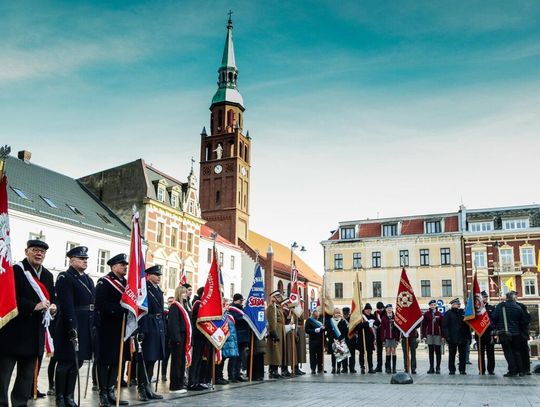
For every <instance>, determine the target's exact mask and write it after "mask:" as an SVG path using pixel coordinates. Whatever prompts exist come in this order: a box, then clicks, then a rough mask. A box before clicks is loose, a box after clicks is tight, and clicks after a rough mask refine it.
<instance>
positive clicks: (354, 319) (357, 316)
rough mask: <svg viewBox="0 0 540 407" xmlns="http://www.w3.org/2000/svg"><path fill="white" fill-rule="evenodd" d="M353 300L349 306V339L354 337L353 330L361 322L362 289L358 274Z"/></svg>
mask: <svg viewBox="0 0 540 407" xmlns="http://www.w3.org/2000/svg"><path fill="white" fill-rule="evenodd" d="M355 278H356V280H355V283H354V292H353V300H352V305H351V318H350V320H349V338H352V337H353V336H354V330H355V329H356V327H357V326H358V324H360V323H361V322H362V319H363V315H362V288H361V286H360V280H359V279H358V272H356V276H355Z"/></svg>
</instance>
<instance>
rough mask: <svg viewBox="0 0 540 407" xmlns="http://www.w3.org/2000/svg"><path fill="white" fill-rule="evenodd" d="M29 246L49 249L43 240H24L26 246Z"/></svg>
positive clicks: (28, 247)
mask: <svg viewBox="0 0 540 407" xmlns="http://www.w3.org/2000/svg"><path fill="white" fill-rule="evenodd" d="M31 247H39V248H40V249H43V250H49V245H48V244H47V243H45V242H44V241H43V240H38V239H33V240H29V241H28V242H26V248H27V249H30V248H31Z"/></svg>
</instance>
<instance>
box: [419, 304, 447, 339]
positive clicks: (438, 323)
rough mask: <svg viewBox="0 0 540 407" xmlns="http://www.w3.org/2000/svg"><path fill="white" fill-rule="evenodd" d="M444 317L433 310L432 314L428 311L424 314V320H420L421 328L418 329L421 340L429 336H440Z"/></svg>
mask: <svg viewBox="0 0 540 407" xmlns="http://www.w3.org/2000/svg"><path fill="white" fill-rule="evenodd" d="M443 321H444V316H443V314H442V313H441V312H439V311H437V309H435V311H434V312H432V311H431V310H430V309H428V310H427V311H426V312H425V313H424V319H423V320H422V326H421V327H420V332H421V335H422V338H426V337H427V336H428V335H430V336H442V334H443V332H442V326H443Z"/></svg>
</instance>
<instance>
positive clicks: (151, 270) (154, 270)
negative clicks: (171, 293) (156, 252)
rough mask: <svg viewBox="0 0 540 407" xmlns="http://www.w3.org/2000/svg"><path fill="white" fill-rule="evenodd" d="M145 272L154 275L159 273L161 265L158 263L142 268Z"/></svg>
mask: <svg viewBox="0 0 540 407" xmlns="http://www.w3.org/2000/svg"><path fill="white" fill-rule="evenodd" d="M144 272H145V273H146V274H154V275H156V276H160V275H161V266H160V265H159V264H156V265H155V266H152V267H148V268H147V269H146V270H144Z"/></svg>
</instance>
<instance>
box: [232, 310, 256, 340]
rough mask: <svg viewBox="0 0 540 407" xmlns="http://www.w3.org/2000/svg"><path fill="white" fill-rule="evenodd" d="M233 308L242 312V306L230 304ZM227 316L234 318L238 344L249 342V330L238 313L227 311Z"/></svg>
mask: <svg viewBox="0 0 540 407" xmlns="http://www.w3.org/2000/svg"><path fill="white" fill-rule="evenodd" d="M231 305H232V306H233V307H234V308H237V309H239V310H240V311H244V307H243V306H242V304H235V303H233V304H231ZM229 314H230V315H231V316H232V317H233V318H234V326H235V327H236V337H237V340H238V343H239V344H240V343H248V342H249V333H250V331H251V329H250V328H249V325H248V323H247V322H246V320H245V319H244V317H243V316H242V314H241V313H240V312H236V311H235V310H234V309H231V310H229Z"/></svg>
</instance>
